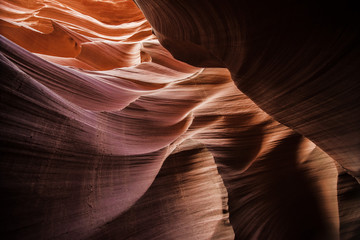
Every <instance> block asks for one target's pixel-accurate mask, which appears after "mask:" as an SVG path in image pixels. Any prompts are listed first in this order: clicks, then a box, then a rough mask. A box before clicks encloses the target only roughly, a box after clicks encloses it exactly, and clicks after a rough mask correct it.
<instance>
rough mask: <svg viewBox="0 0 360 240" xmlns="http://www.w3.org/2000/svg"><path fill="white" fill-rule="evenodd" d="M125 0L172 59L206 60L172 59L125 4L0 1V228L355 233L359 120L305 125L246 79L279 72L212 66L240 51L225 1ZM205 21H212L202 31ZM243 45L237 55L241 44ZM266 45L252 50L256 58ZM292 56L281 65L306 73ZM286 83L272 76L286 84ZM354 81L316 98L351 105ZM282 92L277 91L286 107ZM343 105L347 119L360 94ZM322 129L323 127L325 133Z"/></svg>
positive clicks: (161, 235)
mask: <svg viewBox="0 0 360 240" xmlns="http://www.w3.org/2000/svg"><path fill="white" fill-rule="evenodd" d="M137 2H138V5H139V6H140V7H141V9H142V10H143V11H144V13H145V16H146V17H147V18H148V19H149V20H150V23H151V25H152V27H153V28H154V32H155V33H156V35H157V36H158V38H159V40H160V42H161V43H162V44H163V46H165V47H166V48H168V49H169V50H170V51H171V53H172V54H173V56H175V57H176V58H178V59H180V60H185V61H187V62H188V63H190V64H193V65H197V66H208V67H212V68H199V67H194V66H191V65H188V64H186V63H184V62H181V61H179V60H176V59H174V58H173V56H172V55H171V54H170V53H169V52H168V51H167V50H166V49H164V48H163V47H162V46H161V45H160V44H159V42H158V41H157V40H156V39H155V37H154V36H153V35H151V27H150V25H149V23H148V22H147V21H146V20H145V18H144V16H143V15H142V13H141V11H140V10H139V9H138V8H137V6H136V5H135V4H134V3H133V2H132V1H103V2H99V1H91V0H88V1H81V2H80V1H66V0H64V1H63V0H61V1H30V2H29V1H3V2H2V3H1V22H0V31H1V34H2V35H3V37H1V69H2V76H3V77H2V80H1V88H0V89H1V136H0V141H1V143H0V147H1V155H2V161H1V162H0V171H1V172H0V176H1V191H2V193H3V197H2V199H1V201H2V203H1V204H2V208H3V210H2V214H1V218H2V220H1V222H2V227H1V235H2V236H4V237H5V238H9V239H233V238H234V233H235V238H237V239H251V238H253V239H338V238H339V235H340V236H341V238H342V239H356V234H357V233H358V232H359V231H358V230H359V228H358V226H359V224H358V223H359V218H360V213H359V211H358V209H359V204H358V202H360V201H358V199H359V185H358V183H357V182H356V180H355V178H353V177H352V176H350V175H348V173H347V172H346V171H345V170H344V169H343V167H346V169H348V171H349V170H351V171H350V173H351V174H353V175H355V174H356V171H355V170H356V167H358V165H357V164H358V162H357V161H355V160H356V159H355V158H354V156H355V155H356V148H354V145H352V143H353V142H354V143H356V141H358V138H356V136H358V135H356V133H357V132H356V131H357V128H356V127H355V125H354V124H353V123H354V122H356V121H357V116H358V115H354V116H353V118H352V119H348V120H346V119H345V120H346V121H343V122H341V121H340V120H342V119H343V117H342V116H343V115H341V114H334V115H335V118H334V119H337V120H339V123H338V125H336V126H335V127H337V128H334V127H333V126H332V125H331V124H333V123H334V121H332V120H331V118H329V117H328V115H326V114H325V115H324V116H323V118H324V119H327V120H328V121H330V122H324V121H320V120H321V119H323V118H321V119H320V120H319V121H318V119H319V118H314V125H312V124H311V122H310V123H309V121H308V120H307V118H308V117H309V116H308V115H306V114H304V112H303V111H300V110H301V109H300V110H298V109H297V110H296V111H294V110H289V109H288V108H286V107H284V108H280V107H279V106H274V104H273V101H275V99H277V96H278V95H277V92H276V91H275V90H276V89H275V88H266V87H265V85H261V84H260V83H259V80H258V79H262V78H260V77H261V76H253V75H254V74H255V73H256V74H259V75H264V76H265V75H266V74H268V75H266V76H268V79H269V81H270V82H271V81H272V80H271V79H277V78H279V79H282V78H283V77H284V76H285V75H287V74H285V73H282V72H280V70H278V66H277V65H276V66H274V63H272V64H273V65H271V64H270V65H264V66H266V67H264V69H262V68H260V67H259V66H263V65H261V64H260V65H256V64H255V63H254V64H253V65H251V66H252V67H253V68H254V69H253V70H251V71H250V70H249V69H248V70H247V71H245V72H244V73H243V74H244V75H241V76H240V74H238V73H237V72H235V71H234V69H236V68H233V66H232V65H231V66H230V65H229V63H228V62H227V61H225V60H226V59H228V58H229V59H230V58H231V57H229V55H226V54H230V55H231V54H235V53H236V54H238V52H237V49H236V47H237V46H238V43H239V42H234V43H235V44H233V43H232V42H230V43H229V42H226V41H233V39H232V38H231V37H232V36H233V35H234V36H237V35H238V34H239V33H238V32H237V31H235V30H236V29H237V28H233V27H234V25H233V24H235V25H236V24H239V22H237V21H235V20H237V18H234V19H235V20H229V19H230V18H227V17H224V16H225V15H224V16H223V17H221V16H219V15H221V14H222V13H232V12H233V11H235V10H234V8H230V7H231V5H227V4H226V1H225V2H224V4H223V5H221V6H216V8H214V6H213V5H212V3H211V2H207V3H205V2H201V1H199V4H200V5H198V3H195V4H194V3H191V4H190V2H189V3H186V2H185V1H184V2H182V1H172V2H171V3H172V4H169V3H167V2H166V1H154V2H153V1H144V2H142V1H137ZM200 6H201V9H200V8H198V7H200ZM160 10H161V11H160ZM200 10H201V11H200ZM205 10H206V11H205ZM165 13H167V14H165ZM169 13H172V14H169ZM250 13H251V12H250ZM250 13H249V14H250ZM250 15H251V14H250ZM215 16H216V17H217V18H215V19H213V17H215ZM229 16H231V15H229ZM246 16H247V15H244V17H246ZM209 18H211V19H209ZM206 20H209V21H207V22H208V23H213V24H210V25H209V24H208V25H209V26H208V27H209V28H206V27H204V28H201V27H202V26H203V25H202V22H203V21H205V22H206ZM229 21H230V22H229ZM244 21H245V20H244ZM170 23H171V25H170ZM245 23H247V22H246V21H245V22H244V23H242V24H245ZM226 24H228V25H226ZM254 24H255V25H257V24H258V23H257V22H256V21H255V22H254ZM240 25H241V24H240ZM270 25H271V24H270ZM196 26H197V28H195V27H196ZM225 26H226V28H225ZM236 26H237V25H236ZM250 26H251V25H250ZM213 27H215V30H216V31H214V29H213ZM243 27H244V26H243ZM228 28H230V29H232V31H227V29H228ZM211 31H214V32H211ZM224 31H225V32H226V33H227V34H229V36H227V37H226V38H225V37H224V36H226V35H224V34H223V33H224ZM215 33H216V34H215ZM240 33H241V34H243V31H240ZM265 33H266V32H264V34H265ZM170 35H171V38H170V37H169V36H170ZM275 35H276V34H275ZM194 36H195V37H194ZM254 36H255V35H254ZM264 36H265V35H264ZM218 38H219V39H218ZM179 39H183V40H185V41H180V42H179ZM248 39H249V41H250V40H251V39H252V35H249V36H248ZM259 41H260V40H259ZM250 42H251V41H250ZM240 43H241V44H243V42H240ZM241 44H240V45H241ZM244 44H245V43H244ZM249 44H250V43H249ZM261 44H262V43H261ZM345 45H346V43H344V46H345ZM219 46H223V47H224V46H225V47H224V48H223V49H222V50H221V51H223V53H222V54H221V51H220V50H219V49H220V48H219ZM264 46H268V45H264ZM270 46H271V45H269V47H270ZM285 46H286V45H285ZM305 46H308V45H305ZM311 46H313V45H311ZM231 47H234V48H235V50H234V49H231ZM243 47H245V48H242V50H243V49H245V50H246V51H245V53H246V55H241V54H239V56H242V57H243V58H244V59H243V60H242V61H245V59H246V58H245V57H248V56H252V55H251V51H250V50H251V49H253V48H249V50H247V49H248V47H247V45H246V44H245V46H243ZM288 48H289V49H291V48H290V47H288ZM288 48H285V49H288ZM312 48H314V47H312ZM263 50H264V51H265V52H264V53H263V54H264V55H261V57H260V58H259V59H265V58H269V57H270V56H269V54H270V53H266V51H269V49H268V48H265V49H263ZM248 51H250V52H249V53H247V52H248ZM284 51H285V50H284ZM289 51H290V52H291V51H292V50H289ZM340 52H341V50H339V54H340ZM265 53H266V54H265ZM350 55H351V54H350ZM275 56H277V55H275ZM255 57H258V56H257V55H254V58H255ZM224 58H225V60H224ZM231 59H232V58H231ZM285 59H287V58H285ZM232 60H233V59H232ZM240 60H241V59H240ZM280 60H281V59H280V58H279V60H278V61H280ZM269 61H270V60H269ZM272 61H274V59H273V60H272ZM281 61H283V60H281ZM294 61H295V60H294ZM299 61H300V60H299ZM303 61H305V59H302V60H301V61H300V62H299V63H297V62H296V61H295V62H293V64H294V66H292V67H293V68H297V69H302V68H304V65H302V64H303ZM314 61H315V60H314ZM250 63H252V62H251V61H250V62H249V64H250ZM279 64H280V66H281V63H279ZM324 64H325V65H326V63H324ZM235 65H236V64H235V63H234V66H235ZM325 65H324V66H325ZM236 66H240V65H236ZM312 66H314V65H311V66H309V68H311V67H312ZM326 66H327V65H326ZM351 66H352V65H350V66H349V67H348V68H349V69H350V70H349V71H348V72H347V73H349V74H350V75H351V74H352V73H353V72H354V71H353V68H351ZM220 67H228V68H229V70H230V72H229V71H228V70H227V69H225V68H220ZM239 69H240V67H239ZM259 69H262V71H259ZM239 71H240V70H239ZM289 71H290V70H289ZM309 71H310V72H311V71H313V70H311V69H310V70H309ZM344 71H345V70H344ZM265 73H266V74H265ZM282 74H284V75H282ZM308 74H309V72H307V70H306V71H305V70H304V71H302V70H301V71H300V70H299V73H298V75H297V76H298V77H300V75H301V76H303V77H304V79H306V76H308ZM314 74H315V73H314ZM344 74H345V73H344ZM344 74H343V75H341V74H340V75H341V76H342V77H343V78H345V77H346V74H345V75H344ZM231 75H232V76H233V77H232V78H231ZM245 76H246V77H248V78H251V79H254V81H253V82H252V83H247V84H246V86H248V87H243V86H242V85H241V84H240V83H241V82H242V79H247V78H245ZM258 77H259V78H258ZM232 79H234V80H235V83H236V84H237V85H238V87H239V88H240V89H241V90H244V92H246V94H247V95H248V96H250V97H251V98H252V99H253V100H254V101H255V102H256V103H257V104H258V105H259V106H260V107H262V108H263V109H264V110H265V111H267V112H268V113H270V114H272V115H274V117H275V118H276V119H277V120H278V121H280V122H282V123H285V124H286V125H288V126H290V127H291V128H292V129H294V130H295V131H294V130H292V129H290V128H288V127H286V126H284V125H282V124H281V123H279V122H278V121H275V120H274V119H273V118H272V117H270V116H269V115H268V114H267V113H265V112H264V111H263V110H261V109H260V108H259V107H258V106H257V105H256V104H255V103H254V102H253V101H252V100H250V99H249V98H248V97H247V96H246V95H244V94H243V93H242V92H240V91H239V90H238V88H237V87H236V85H235V84H234V82H233V80H232ZM294 79H297V78H296V77H294V78H289V84H287V85H286V86H282V90H283V93H284V95H286V96H288V95H289V94H290V92H291V89H292V88H290V87H289V86H292V85H293V84H294V83H293V82H294V81H295V80H294ZM244 81H245V80H244ZM334 81H335V80H331V81H330V82H332V83H333V82H334ZM245 82H248V81H247V80H246V81H245ZM316 83H317V82H316ZM345 83H346V81H345ZM345 83H343V84H345ZM274 84H275V85H276V82H275V80H274ZM299 84H301V82H300V83H299ZM306 84H307V81H305V82H304V85H305V86H306ZM311 84H315V83H311ZM341 84H342V83H341ZM293 86H297V85H293ZM342 86H345V85H342ZM356 86H358V85H356V84H355V85H354V88H353V89H349V90H348V91H346V92H343V90H342V89H341V88H340V89H339V91H340V93H341V94H342V95H340V96H338V95H336V94H335V93H334V94H335V95H334V96H333V98H330V99H329V101H335V102H336V103H337V98H338V97H341V98H343V97H344V96H343V95H344V94H345V93H346V94H348V96H347V98H345V99H344V101H340V103H339V104H340V105H339V104H335V105H333V106H332V107H334V108H335V109H336V108H339V106H342V105H341V104H345V102H346V101H348V100H349V99H350V98H351V99H355V100H356V98H357V97H358V95H354V94H353V93H352V91H356V89H357V88H356ZM249 89H250V90H249ZM274 89H275V90H274ZM332 89H334V88H332ZM314 91H319V92H321V89H317V88H314V89H313V91H312V92H314ZM268 92H269V93H268ZM312 92H310V93H309V94H311V93H312ZM270 93H271V94H272V95H269V94H270ZM255 95H256V96H255ZM258 96H260V97H258ZM270 96H271V97H270ZM303 97H304V100H303V101H299V102H300V103H301V104H303V105H302V106H309V110H308V112H310V110H311V113H314V114H315V113H316V112H317V114H318V115H321V114H324V112H325V113H326V112H329V113H328V114H330V112H331V111H330V110H331V109H328V108H327V109H325V110H323V109H322V108H321V106H323V104H325V103H321V104H320V103H318V102H317V101H315V100H316V99H315V98H316V97H315V98H314V99H315V100H314V101H312V100H311V101H310V100H305V97H307V96H305V95H304V96H303ZM259 99H260V100H259ZM265 99H268V100H267V102H268V104H269V106H270V107H269V108H267V107H266V106H267V105H266V104H265V103H264V102H265ZM294 99H295V100H296V98H294ZM346 99H347V100H346ZM283 100H284V101H283ZM285 100H286V101H285ZM287 100H288V99H286V98H285V99H282V100H281V101H282V102H283V103H286V104H292V102H291V101H290V100H291V99H290V100H289V101H287ZM295 100H294V101H295ZM276 101H278V100H276ZM296 101H297V100H296ZM300 103H299V104H300ZM301 104H300V105H301ZM304 104H305V105H304ZM329 104H331V103H329ZM265 105H266V106H265ZM351 106H352V107H353V108H352V109H350V108H346V109H345V108H344V109H343V111H344V114H345V115H344V116H346V114H350V113H353V111H355V110H356V106H358V105H356V104H355V105H354V104H353V105H351ZM269 109H270V110H269ZM294 114H295V115H296V116H297V114H302V116H301V118H298V117H296V116H295V115H294ZM319 117H320V116H319ZM288 119H290V120H289V121H288ZM294 121H296V123H297V125H295V124H292V123H293V122H294ZM319 124H324V125H321V126H322V127H321V128H318V129H317V127H319ZM304 129H305V130H304ZM314 129H317V132H314ZM332 129H335V130H336V131H337V132H339V131H341V133H345V132H346V133H349V135H347V136H348V137H349V138H347V137H346V138H343V137H342V136H345V135H344V134H342V135H341V134H340V135H339V136H340V137H339V138H337V136H338V135H336V134H335V133H336V132H334V131H335V130H334V131H332ZM309 133H310V134H309ZM302 134H303V135H305V136H306V137H308V138H310V139H311V140H312V141H313V142H314V143H315V144H318V145H319V147H320V148H319V147H318V146H317V145H315V144H314V143H313V142H311V141H310V140H308V139H307V138H306V137H304V136H302ZM312 134H315V135H312ZM327 134H333V135H332V136H336V137H333V140H332V142H331V141H329V138H328V135H327ZM334 134H335V135H334ZM314 136H315V137H314ZM350 137H352V140H351V141H352V142H349V140H348V139H351V138H350ZM339 141H343V142H341V143H342V145H337V142H339ZM329 144H330V145H329ZM331 144H333V145H331ZM331 146H332V147H333V148H331V150H328V149H329V148H330V147H331ZM337 147H338V148H337ZM345 147H346V148H345ZM321 149H323V150H321ZM338 149H342V152H341V151H339V150H338ZM353 150H354V151H353ZM328 154H330V155H331V156H332V157H333V158H334V159H335V160H337V161H338V162H339V163H340V164H341V165H342V166H343V167H340V166H339V165H336V164H337V163H335V162H334V161H333V158H332V157H330V156H329V155H328ZM339 156H340V157H339ZM344 156H350V157H349V158H348V160H346V159H345V158H344ZM344 159H345V160H344ZM354 159H355V160H354ZM347 164H348V165H347ZM345 165H346V166H345ZM354 169H355V170H354ZM355 176H356V175H355ZM337 180H338V181H337ZM338 206H339V207H338Z"/></svg>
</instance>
